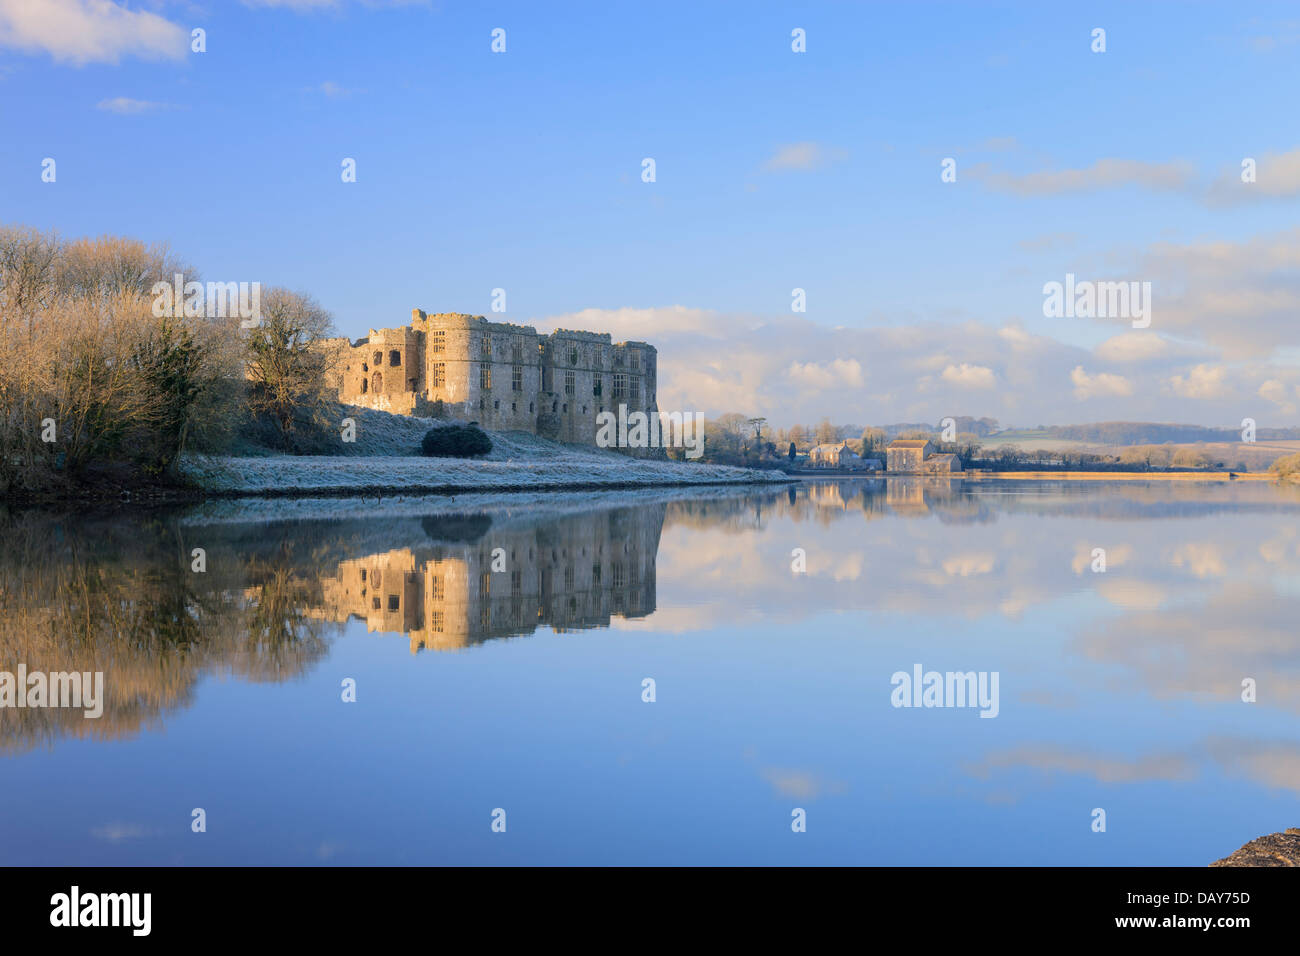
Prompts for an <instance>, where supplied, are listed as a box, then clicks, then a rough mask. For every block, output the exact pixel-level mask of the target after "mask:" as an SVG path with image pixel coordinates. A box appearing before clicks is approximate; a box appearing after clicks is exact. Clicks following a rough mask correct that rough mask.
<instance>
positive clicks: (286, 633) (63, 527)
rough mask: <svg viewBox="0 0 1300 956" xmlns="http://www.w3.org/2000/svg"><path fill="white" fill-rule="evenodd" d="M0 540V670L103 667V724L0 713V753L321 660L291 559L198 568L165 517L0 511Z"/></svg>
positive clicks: (62, 713) (142, 722)
mask: <svg viewBox="0 0 1300 956" xmlns="http://www.w3.org/2000/svg"><path fill="white" fill-rule="evenodd" d="M0 535H3V537H4V539H5V542H6V548H5V549H4V551H3V553H0V581H3V582H4V587H3V588H0V670H4V671H8V672H10V673H16V672H17V669H18V665H19V664H25V665H26V667H27V671H28V673H34V672H37V671H43V672H49V671H79V672H83V673H84V672H91V673H94V672H96V671H102V672H103V673H104V691H103V693H104V712H103V715H102V716H101V717H99V718H97V719H87V718H85V717H84V716H83V712H82V710H80V709H71V708H57V707H43V708H8V707H6V708H2V709H0V750H4V749H26V748H29V747H32V746H36V745H38V744H52V743H53V742H54V741H55V740H57V739H59V738H60V737H63V736H67V735H72V736H91V737H99V738H112V737H121V736H125V735H129V734H132V733H136V732H138V731H139V730H140V729H141V728H142V727H145V726H149V725H156V724H157V722H158V721H159V718H160V717H161V715H162V714H164V713H165V712H167V711H169V710H173V709H175V708H178V707H184V706H188V704H189V703H190V700H191V696H192V694H193V688H194V686H195V684H196V683H197V681H198V680H199V678H200V677H202V676H203V675H204V674H205V673H207V672H209V671H211V670H214V669H219V668H220V669H227V670H229V671H230V672H232V673H236V674H240V675H242V676H246V677H248V678H252V679H258V680H262V679H269V680H283V679H285V678H287V677H290V676H293V675H295V674H299V673H301V672H302V671H303V670H305V669H306V668H307V667H309V666H310V665H311V664H312V663H313V662H314V661H316V660H317V659H319V658H320V657H321V656H322V655H323V654H324V652H325V642H324V641H323V640H322V638H321V636H320V633H319V632H318V629H319V627H320V625H319V624H318V623H317V622H308V621H305V620H304V619H303V618H302V615H301V612H300V611H299V610H297V608H298V606H300V603H301V602H300V600H299V598H300V596H301V593H302V589H303V587H304V585H302V584H301V583H298V582H300V581H301V578H300V577H297V578H296V577H295V576H294V574H293V572H292V570H291V563H292V555H291V554H290V553H289V552H288V551H282V552H280V553H278V554H277V553H273V554H272V555H271V556H269V557H267V556H261V557H255V558H251V559H248V560H244V561H239V560H236V561H233V562H232V561H231V560H230V555H228V554H227V555H223V559H222V560H220V561H215V562H214V561H211V560H210V562H209V571H208V572H207V573H202V574H200V573H195V572H193V571H191V570H190V558H189V553H190V548H191V547H192V546H193V545H191V544H190V543H188V542H186V541H185V540H184V536H183V534H182V531H181V528H180V526H179V525H178V524H177V523H176V522H175V521H171V520H167V519H165V518H159V517H146V518H144V519H140V518H139V517H137V518H136V520H133V521H112V520H104V519H95V518H81V517H78V518H50V517H48V516H43V515H38V514H25V515H22V516H18V517H5V516H0ZM250 583H251V586H250Z"/></svg>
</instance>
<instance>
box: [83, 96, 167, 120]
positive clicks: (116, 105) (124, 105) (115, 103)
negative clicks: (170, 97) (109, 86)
mask: <svg viewBox="0 0 1300 956" xmlns="http://www.w3.org/2000/svg"><path fill="white" fill-rule="evenodd" d="M170 108H171V107H170V106H168V104H166V103H154V102H151V101H149V100H133V99H131V98H130V97H129V96H115V97H113V98H112V99H111V100H100V101H99V102H98V103H96V104H95V109H97V110H104V111H105V112H107V113H120V114H122V115H124V116H126V115H131V114H134V113H150V112H153V111H154V110H165V109H170Z"/></svg>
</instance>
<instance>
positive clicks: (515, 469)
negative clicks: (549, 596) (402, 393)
mask: <svg viewBox="0 0 1300 956" xmlns="http://www.w3.org/2000/svg"><path fill="white" fill-rule="evenodd" d="M611 459H612V460H611ZM181 471H182V473H183V474H184V475H185V476H186V477H187V478H189V479H190V480H191V481H193V482H194V483H195V484H197V485H198V486H199V487H201V488H204V489H207V490H209V491H222V492H243V493H249V494H301V493H309V492H322V491H332V492H347V491H391V492H399V493H400V492H418V491H423V492H438V491H470V490H474V491H485V490H492V489H496V490H502V489H541V488H565V487H582V488H599V487H610V488H617V487H628V486H632V485H667V484H682V485H685V484H726V483H732V482H768V481H782V480H788V479H787V478H786V476H785V475H783V474H780V473H777V474H773V473H771V472H764V471H755V470H752V469H747V468H729V467H727V466H725V465H698V464H690V463H680V462H671V461H638V460H636V459H632V458H625V457H623V456H622V455H617V454H615V455H611V456H609V457H608V458H607V457H604V456H598V455H594V454H590V455H589V454H582V453H581V452H573V453H572V454H568V455H555V456H553V457H550V458H546V459H542V460H537V459H523V460H517V461H516V460H505V461H501V460H496V461H493V460H490V459H488V460H485V459H460V458H415V457H406V458H401V457H396V456H391V457H390V456H386V457H373V458H354V457H351V456H329V457H310V456H303V457H293V456H288V455H280V456H272V457H266V458H215V457H207V456H198V455H195V456H191V457H188V458H186V459H185V460H184V461H183V462H182V463H181Z"/></svg>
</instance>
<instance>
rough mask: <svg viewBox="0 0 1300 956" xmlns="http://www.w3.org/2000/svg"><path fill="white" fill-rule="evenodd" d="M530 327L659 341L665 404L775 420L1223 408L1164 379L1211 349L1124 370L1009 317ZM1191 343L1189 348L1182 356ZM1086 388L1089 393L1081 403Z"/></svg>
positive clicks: (646, 317) (1249, 378)
mask: <svg viewBox="0 0 1300 956" xmlns="http://www.w3.org/2000/svg"><path fill="white" fill-rule="evenodd" d="M527 324H530V325H536V326H537V327H538V329H539V331H542V332H549V331H554V330H555V329H557V328H565V329H583V330H590V331H600V332H610V333H611V334H612V336H613V338H614V340H615V341H623V340H629V339H630V340H640V341H645V342H649V343H650V344H652V345H653V346H655V348H656V349H658V351H659V360H658V372H659V380H658V390H657V401H658V404H659V407H660V408H662V409H666V410H674V409H676V410H682V411H685V410H690V411H701V412H704V413H705V414H706V415H709V416H716V415H719V414H722V413H723V412H743V413H746V414H752V415H764V416H766V417H767V418H769V419H770V420H771V421H772V423H773V425H774V426H778V427H786V426H789V425H791V424H794V423H795V422H802V423H804V424H807V423H810V422H817V421H819V420H820V419H821V418H822V417H823V416H827V415H829V416H830V417H831V418H832V420H835V421H839V422H855V423H858V424H863V425H867V424H876V425H879V424H889V423H893V422H929V423H935V422H938V421H939V420H940V419H942V418H943V417H944V416H946V415H971V416H974V417H976V418H980V417H984V416H988V417H990V418H996V419H998V420H999V421H1001V422H1002V423H1003V424H1020V425H1035V424H1039V423H1042V424H1056V423H1069V422H1080V421H1107V420H1124V421H1131V420H1134V419H1143V420H1147V421H1194V422H1196V423H1199V424H1216V423H1218V424H1221V423H1222V421H1224V420H1225V415H1226V412H1225V410H1224V409H1221V408H1218V407H1217V406H1216V405H1215V404H1213V403H1206V404H1205V405H1204V406H1202V409H1203V410H1202V411H1198V412H1196V413H1195V414H1190V413H1189V407H1188V404H1187V402H1186V400H1185V399H1182V398H1180V397H1178V396H1177V395H1175V393H1174V392H1173V391H1172V390H1171V389H1169V388H1167V387H1162V385H1163V383H1164V381H1165V379H1167V378H1168V377H1169V376H1170V375H1173V374H1176V373H1181V374H1184V375H1186V374H1187V367H1188V366H1190V365H1195V364H1196V363H1197V362H1202V363H1207V364H1208V363H1212V362H1217V361H1218V360H1219V359H1218V353H1217V352H1216V351H1215V350H1213V349H1210V348H1208V347H1200V346H1198V347H1196V348H1195V349H1190V348H1189V347H1185V346H1183V345H1180V344H1178V343H1177V342H1171V343H1170V351H1169V354H1167V355H1163V356H1158V357H1155V358H1152V359H1149V360H1144V359H1142V358H1140V357H1138V356H1133V357H1132V358H1131V360H1130V361H1129V362H1127V363H1126V364H1125V365H1124V366H1123V374H1122V375H1121V374H1114V373H1113V372H1111V371H1109V370H1107V371H1102V372H1097V371H1096V369H1095V368H1094V366H1096V365H1098V362H1099V360H1098V357H1097V356H1096V355H1095V354H1093V352H1092V351H1091V350H1090V349H1087V348H1083V347H1081V346H1078V345H1071V344H1067V343H1064V342H1061V341H1058V340H1056V339H1054V338H1051V337H1050V336H1047V335H1042V334H1037V333H1035V332H1032V331H1030V330H1028V329H1027V328H1025V327H1024V326H1022V325H1020V324H1018V323H1009V324H1007V325H1004V326H1002V327H1001V328H998V327H996V326H992V325H989V324H987V323H983V322H975V321H964V322H952V321H949V322H937V321H927V320H924V319H915V320H912V321H910V322H909V323H908V324H902V323H899V324H892V323H891V324H879V325H877V324H872V325H846V326H839V327H829V326H826V325H822V324H819V323H817V322H814V321H811V320H809V319H808V318H806V317H802V316H787V315H774V316H768V317H759V316H755V315H750V314H738V313H726V312H715V311H711V310H708V309H694V308H689V307H687V306H682V305H675V306H668V307H664V308H621V309H607V310H605V309H586V310H583V311H581V312H575V313H572V314H568V315H562V316H551V317H549V318H546V319H543V320H540V321H528V323H527ZM936 344H940V347H941V348H942V351H939V350H938V349H937V348H936ZM1189 352H1190V354H1191V356H1194V358H1191V357H1186V356H1187V355H1188V353H1189ZM1100 367H1101V368H1103V369H1106V368H1107V366H1100ZM1224 367H1225V368H1226V369H1227V373H1226V375H1225V377H1224V380H1223V385H1224V388H1225V389H1230V391H1231V393H1232V395H1249V396H1252V397H1254V396H1255V391H1256V390H1257V389H1258V388H1259V387H1260V385H1261V384H1262V383H1263V382H1265V381H1268V380H1272V379H1276V380H1278V381H1280V382H1282V383H1284V384H1285V385H1287V387H1288V388H1289V387H1290V385H1291V384H1292V383H1294V382H1296V381H1297V380H1300V378H1298V377H1297V376H1296V374H1295V371H1294V370H1293V369H1289V368H1288V367H1286V366H1282V365H1279V364H1276V363H1269V362H1263V363H1259V364H1256V365H1242V364H1233V365H1228V366H1224ZM1089 368H1094V371H1093V372H1088V371H1086V370H1087V369H1089ZM1081 398H1087V399H1088V400H1089V401H1088V402H1087V403H1086V404H1084V405H1081V404H1080V402H1079V400H1080V399H1081ZM1256 402H1257V405H1258V408H1259V411H1260V413H1262V414H1263V415H1267V413H1268V412H1275V413H1276V415H1277V416H1278V417H1277V418H1275V419H1273V420H1271V421H1266V420H1265V419H1264V418H1263V417H1261V415H1256V417H1257V418H1258V419H1259V420H1260V422H1261V424H1266V425H1285V424H1290V423H1291V422H1289V421H1287V420H1286V419H1284V418H1282V416H1283V415H1284V414H1286V413H1285V411H1284V410H1282V409H1280V408H1279V407H1278V406H1276V405H1275V404H1269V403H1268V402H1266V401H1264V400H1263V399H1259V398H1256ZM1234 414H1235V413H1234ZM1243 414H1244V413H1243ZM1240 417H1241V416H1240V415H1237V418H1236V419H1235V420H1238V421H1239V420H1240ZM1227 418H1229V419H1230V418H1231V416H1230V415H1227Z"/></svg>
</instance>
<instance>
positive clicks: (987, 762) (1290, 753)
mask: <svg viewBox="0 0 1300 956" xmlns="http://www.w3.org/2000/svg"><path fill="white" fill-rule="evenodd" d="M1202 765H1207V766H1214V767H1217V768H1218V769H1219V770H1220V771H1222V772H1224V773H1229V774H1232V775H1234V776H1239V777H1244V778H1246V779H1248V780H1251V781H1253V782H1255V783H1258V784H1262V785H1263V786H1266V787H1269V788H1272V789H1276V790H1289V791H1291V792H1293V793H1296V794H1300V744H1297V743H1289V742H1276V741H1274V742H1261V741H1256V740H1250V739H1245V738H1240V737H1210V738H1206V739H1204V740H1202V741H1200V742H1199V743H1197V744H1196V745H1194V746H1193V747H1191V748H1189V749H1188V750H1187V751H1185V752H1178V751H1164V752H1154V753H1148V754H1144V755H1142V756H1139V757H1134V758H1125V757H1108V756H1105V755H1103V754H1099V753H1097V752H1095V751H1085V750H1079V749H1072V748H1069V747H1057V746H1052V745H1048V744H1042V745H1031V746H1025V747H1016V748H1012V749H1008V750H1000V751H994V752H992V753H989V754H987V755H985V757H984V758H983V759H982V760H980V761H979V762H977V763H972V764H968V765H967V767H966V769H967V770H968V771H969V772H970V774H971V775H972V776H975V777H978V778H979V779H982V780H988V779H990V778H992V777H993V776H994V775H995V774H996V773H997V772H998V771H1007V770H1018V769H1027V770H1037V771H1039V772H1041V773H1043V774H1046V775H1048V776H1053V775H1059V774H1074V775H1080V776H1086V777H1090V778H1092V779H1093V780H1096V781H1097V782H1098V783H1116V784H1126V783H1145V782H1148V781H1173V782H1182V781H1187V780H1191V779H1194V778H1196V777H1197V776H1199V773H1200V767H1201V766H1202Z"/></svg>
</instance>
